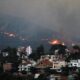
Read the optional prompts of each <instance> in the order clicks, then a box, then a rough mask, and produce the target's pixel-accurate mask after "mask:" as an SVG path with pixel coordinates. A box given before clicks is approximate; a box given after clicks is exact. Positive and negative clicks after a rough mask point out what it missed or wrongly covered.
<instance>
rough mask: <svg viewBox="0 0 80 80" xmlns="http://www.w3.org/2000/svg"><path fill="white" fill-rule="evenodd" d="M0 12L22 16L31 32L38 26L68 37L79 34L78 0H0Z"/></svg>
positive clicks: (79, 1)
mask: <svg viewBox="0 0 80 80" xmlns="http://www.w3.org/2000/svg"><path fill="white" fill-rule="evenodd" d="M0 13H1V14H8V15H10V16H15V17H20V18H24V19H25V21H26V22H27V21H28V22H29V23H31V24H32V25H30V26H29V27H30V28H29V30H31V31H32V34H33V33H34V31H37V29H39V28H46V29H47V30H48V29H49V30H53V31H57V32H59V33H61V34H63V35H64V36H66V37H68V38H70V37H79V34H80V0H0ZM26 29H27V26H26ZM23 32H24V33H26V31H23Z"/></svg>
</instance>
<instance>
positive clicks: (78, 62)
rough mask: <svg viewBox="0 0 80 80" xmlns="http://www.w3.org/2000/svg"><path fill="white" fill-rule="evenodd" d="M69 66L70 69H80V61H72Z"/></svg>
mask: <svg viewBox="0 0 80 80" xmlns="http://www.w3.org/2000/svg"><path fill="white" fill-rule="evenodd" d="M68 66H69V67H80V59H77V60H70V62H68Z"/></svg>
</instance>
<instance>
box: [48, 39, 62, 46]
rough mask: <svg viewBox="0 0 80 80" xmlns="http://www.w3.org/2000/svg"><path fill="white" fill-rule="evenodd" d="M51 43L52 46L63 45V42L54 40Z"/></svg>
mask: <svg viewBox="0 0 80 80" xmlns="http://www.w3.org/2000/svg"><path fill="white" fill-rule="evenodd" d="M49 43H50V44H52V45H55V44H61V42H60V41H59V40H52V41H50V42H49Z"/></svg>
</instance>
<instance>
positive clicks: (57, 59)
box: [1, 46, 80, 73]
mask: <svg viewBox="0 0 80 80" xmlns="http://www.w3.org/2000/svg"><path fill="white" fill-rule="evenodd" d="M66 51H68V50H67V49H66ZM31 53H32V48H31V47H30V46H28V47H27V48H24V47H19V48H18V49H17V54H16V55H17V58H18V61H19V62H17V61H14V62H11V61H9V60H8V56H9V53H8V52H7V51H2V52H1V55H2V56H3V58H4V59H5V61H3V62H2V63H1V64H2V67H3V71H4V72H6V71H10V70H12V69H13V70H14V71H15V67H16V70H17V71H18V72H19V73H20V72H22V71H26V72H29V71H30V68H31V67H34V68H37V69H45V68H50V69H53V70H59V69H61V68H62V67H66V66H68V67H80V59H71V60H69V62H68V61H66V58H65V57H68V55H69V54H65V56H63V55H62V54H57V53H58V51H57V50H55V54H53V55H48V54H45V55H41V57H40V59H38V60H37V61H34V60H33V59H30V58H29V57H28V56H29V55H30V54H31ZM12 57H13V56H12ZM15 62H17V63H15ZM13 64H14V65H13ZM15 65H16V66H15Z"/></svg>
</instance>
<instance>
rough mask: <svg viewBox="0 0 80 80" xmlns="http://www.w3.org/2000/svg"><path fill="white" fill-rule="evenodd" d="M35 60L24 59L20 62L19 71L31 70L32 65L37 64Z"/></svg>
mask: <svg viewBox="0 0 80 80" xmlns="http://www.w3.org/2000/svg"><path fill="white" fill-rule="evenodd" d="M35 64H36V63H35V61H32V60H28V59H27V60H22V62H21V63H20V64H19V66H18V68H19V70H18V71H19V72H21V71H27V72H28V71H30V67H33V66H35Z"/></svg>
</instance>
